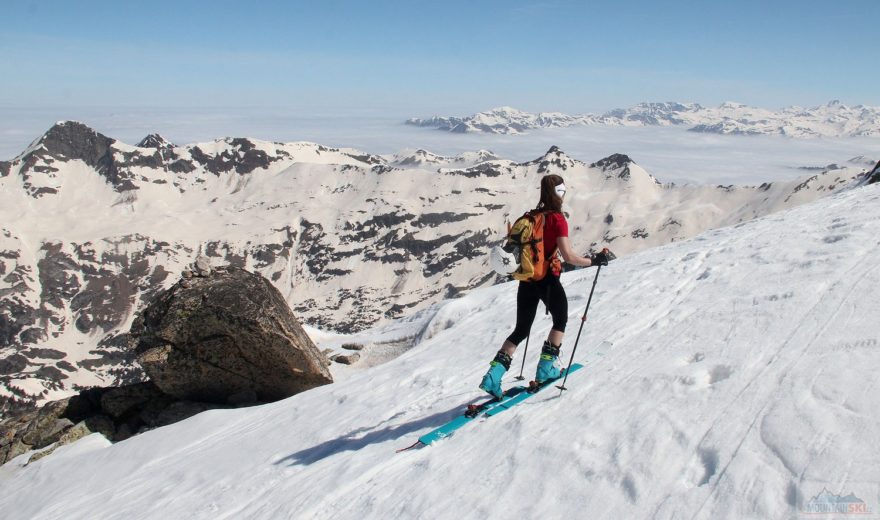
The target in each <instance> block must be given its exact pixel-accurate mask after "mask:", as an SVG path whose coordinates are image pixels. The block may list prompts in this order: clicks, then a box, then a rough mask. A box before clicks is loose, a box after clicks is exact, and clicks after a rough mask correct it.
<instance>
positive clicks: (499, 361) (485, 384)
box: [480, 350, 513, 399]
mask: <svg viewBox="0 0 880 520" xmlns="http://www.w3.org/2000/svg"><path fill="white" fill-rule="evenodd" d="M511 361H513V358H511V357H510V356H508V355H507V354H505V353H504V351H501V350H499V351H498V353H497V354H495V359H493V360H492V362H491V363H489V371H488V372H486V375H484V376H483V381H482V382H481V383H480V390H483V391H484V392H486V393H488V394H489V395H491V396H492V397H494V398H496V399H501V398H502V397H503V396H504V392H502V391H501V378H502V377H503V376H504V373H505V372H507V370H508V369H509V368H510V362H511Z"/></svg>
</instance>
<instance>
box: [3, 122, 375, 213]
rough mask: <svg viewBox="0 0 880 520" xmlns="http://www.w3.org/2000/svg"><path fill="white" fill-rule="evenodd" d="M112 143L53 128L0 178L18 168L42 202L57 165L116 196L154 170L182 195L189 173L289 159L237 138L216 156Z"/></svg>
mask: <svg viewBox="0 0 880 520" xmlns="http://www.w3.org/2000/svg"><path fill="white" fill-rule="evenodd" d="M116 143H117V141H116V140H115V139H111V138H109V137H107V136H105V135H103V134H101V133H99V132H96V131H95V130H93V129H91V128H89V127H88V126H86V125H84V124H82V123H78V122H75V121H63V122H59V123H57V124H55V125H54V126H53V127H52V128H50V129H49V130H48V131H47V132H46V133H45V134H44V135H43V136H42V137H41V138H40V140H39V141H38V142H37V143H36V144H38V145H41V146H37V147H36V149H34V150H33V151H31V152H30V153H27V154H25V155H24V156H22V157H21V158H19V159H16V160H15V161H13V162H11V163H0V173H2V175H3V176H6V175H8V174H9V173H10V172H11V171H12V168H13V167H18V171H19V174H20V175H21V176H22V178H23V180H24V186H25V189H27V190H28V192H29V193H30V194H31V195H32V196H34V197H42V196H44V195H47V194H54V193H57V192H58V189H59V182H58V180H57V177H56V174H57V172H59V171H60V169H59V168H58V166H59V164H58V163H64V162H67V161H71V160H81V161H83V162H85V163H86V164H87V165H88V166H90V167H91V168H93V169H95V171H97V172H98V174H99V175H101V176H102V177H104V178H105V179H106V180H107V182H108V183H109V184H110V185H111V186H113V189H114V190H116V191H117V192H120V193H123V192H126V191H135V190H138V189H140V187H139V184H140V183H141V182H143V181H146V180H147V179H145V178H144V177H142V176H141V175H140V174H138V173H135V171H134V170H133V169H134V168H136V167H145V168H149V169H152V170H156V172H157V173H158V174H159V178H156V179H153V180H152V182H154V183H160V184H165V183H173V184H174V186H175V187H177V188H178V189H179V190H180V191H181V192H183V191H185V190H186V186H185V182H182V181H183V179H182V178H180V177H178V176H176V175H180V174H186V173H190V172H193V171H195V170H197V169H199V168H202V169H204V170H205V171H206V172H207V173H211V174H214V175H218V176H219V175H220V174H222V173H225V172H235V173H238V174H240V175H246V174H249V173H252V172H253V171H254V170H257V169H265V168H268V167H269V166H270V165H272V164H273V163H275V162H278V161H282V160H290V154H289V153H288V152H286V151H285V150H283V149H280V148H276V149H275V150H272V151H270V152H267V151H265V150H261V149H258V148H257V147H256V145H255V144H254V143H253V142H252V141H250V140H248V139H243V138H230V139H224V140H223V146H221V147H220V150H219V151H218V152H216V153H214V152H212V153H207V152H205V151H204V150H202V149H201V148H200V147H199V146H197V145H194V146H185V147H175V146H174V145H173V144H172V143H170V142H168V141H167V140H165V139H164V138H163V137H162V136H160V135H158V134H151V135H148V136H147V137H145V138H144V139H143V140H142V141H141V142H140V143H138V147H139V148H140V149H139V150H137V151H128V150H126V149H125V148H124V147H120V146H116ZM321 152H339V150H338V149H335V148H327V147H324V146H318V147H317V153H319V154H320V153H321ZM339 153H341V152H339ZM343 155H348V156H349V157H351V158H353V159H355V160H358V161H361V162H363V163H364V164H365V165H366V166H372V165H376V166H374V167H382V168H385V167H387V166H385V165H382V164H379V163H380V162H381V158H379V157H378V156H374V155H363V156H354V155H350V154H343ZM191 182H195V183H202V182H204V180H203V179H200V178H196V179H192V180H191Z"/></svg>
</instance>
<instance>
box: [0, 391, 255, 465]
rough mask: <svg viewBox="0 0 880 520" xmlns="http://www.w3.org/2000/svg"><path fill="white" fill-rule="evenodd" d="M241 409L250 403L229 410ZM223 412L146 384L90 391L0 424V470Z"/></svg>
mask: <svg viewBox="0 0 880 520" xmlns="http://www.w3.org/2000/svg"><path fill="white" fill-rule="evenodd" d="M242 401H244V400H242ZM240 404H250V403H245V402H238V403H233V406H236V405H240ZM226 407H228V406H227V405H217V404H211V403H200V402H193V401H181V400H177V399H175V398H173V397H171V396H168V395H165V394H164V393H162V391H161V390H159V388H158V387H156V385H155V384H153V383H152V382H150V381H148V382H146V383H138V384H134V385H128V386H121V387H112V388H90V389H87V390H84V391H82V392H80V393H79V394H77V395H74V396H72V397H69V398H67V399H62V400H60V401H52V402H50V403H47V404H46V405H45V406H43V407H42V408H40V409H39V410H26V411H23V412H18V413H14V414H12V416H11V417H9V418H7V419H5V420H3V421H0V465H2V464H5V463H6V462H8V461H10V460H12V459H14V458H15V457H17V456H19V455H21V454H23V453H27V452H28V451H32V450H43V451H38V452H36V453H34V454H33V455H32V456H31V457H30V459H29V460H28V463H30V462H34V461H36V460H39V459H40V458H42V457H45V456H46V455H49V454H51V453H52V451H54V450H55V448H57V447H59V446H63V445H65V444H69V443H72V442H75V441H77V440H79V439H81V438H83V437H85V436H87V435H90V434H92V433H100V434H101V435H103V436H104V437H106V438H107V440H109V441H113V442H117V441H122V440H125V439H127V438H129V437H131V436H132V435H136V434H138V433H143V432H145V431H147V430H151V429H153V428H157V427H160V426H166V425H169V424H172V423H175V422H178V421H182V420H183V419H186V418H188V417H191V416H193V415H195V414H197V413H200V412H203V411H205V410H208V409H211V408H226Z"/></svg>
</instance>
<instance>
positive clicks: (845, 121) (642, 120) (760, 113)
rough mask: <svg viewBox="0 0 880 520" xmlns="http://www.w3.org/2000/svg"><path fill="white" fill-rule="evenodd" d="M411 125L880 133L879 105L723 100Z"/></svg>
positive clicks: (494, 112) (484, 115)
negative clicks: (774, 106)
mask: <svg viewBox="0 0 880 520" xmlns="http://www.w3.org/2000/svg"><path fill="white" fill-rule="evenodd" d="M405 123H406V124H408V125H413V126H418V127H429V128H436V129H439V130H445V131H450V132H455V133H492V134H513V135H515V134H522V133H525V132H527V131H529V130H537V129H543V128H564V127H569V126H578V125H580V126H688V127H689V128H688V130H689V131H692V132H703V133H714V134H724V135H782V136H788V137H797V138H809V137H855V136H877V135H880V107H870V106H864V105H856V106H853V107H849V106H847V105H844V104H842V103H841V102H840V101H838V100H834V101H830V102H828V103H826V104H824V105H817V106H815V107H811V108H803V107H799V106H789V107H785V108H782V109H779V110H768V109H763V108H756V107H750V106H748V105H745V104H742V103H734V102H725V103H722V104H720V105H719V106H717V107H704V106H702V105H699V104H697V103H679V102H651V103H638V104H636V105H633V106H632V107H629V108H625V109H624V108H617V109H613V110H609V111H607V112H605V113H603V114H582V115H569V114H563V113H560V112H540V113H537V114H534V113H529V112H524V111H522V110H518V109H515V108H512V107H497V108H494V109H491V110H488V111H485V112H478V113H476V114H473V115H470V116H465V117H457V116H433V117H431V118H428V119H420V118H410V119H407V120H406V121H405Z"/></svg>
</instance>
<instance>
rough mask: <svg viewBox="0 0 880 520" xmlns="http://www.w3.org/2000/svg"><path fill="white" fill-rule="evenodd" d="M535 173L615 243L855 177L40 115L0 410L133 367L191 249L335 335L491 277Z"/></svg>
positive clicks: (586, 243)
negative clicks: (136, 350) (285, 137)
mask: <svg viewBox="0 0 880 520" xmlns="http://www.w3.org/2000/svg"><path fill="white" fill-rule="evenodd" d="M860 160H861V159H860ZM861 162H864V161H863V160H861ZM875 171H876V170H875ZM549 173H556V174H560V175H562V176H563V177H564V178H565V179H566V183H567V184H568V185H569V187H570V191H569V195H568V197H567V201H566V207H567V211H568V212H569V217H570V219H569V220H570V228H571V231H572V242H573V244H574V246H575V247H576V248H577V249H578V250H579V251H581V252H585V251H586V250H588V249H591V248H599V247H603V246H608V247H610V248H612V249H613V250H614V251H615V252H616V253H618V255H623V254H626V253H629V252H633V251H637V250H642V249H646V248H649V247H653V246H658V245H663V244H667V243H669V242H672V241H677V240H681V239H684V238H687V237H692V236H694V235H696V234H698V233H700V232H702V231H705V230H707V229H710V228H714V227H719V226H725V225H732V224H736V223H738V222H742V221H745V220H749V219H752V218H754V217H756V216H760V215H766V214H768V213H771V212H774V211H778V210H780V209H784V208H788V207H792V206H795V205H797V204H801V203H804V202H807V201H811V200H814V199H816V198H819V197H822V196H824V195H826V194H829V193H833V192H836V191H838V190H840V189H842V188H843V187H846V186H851V185H853V184H854V183H860V182H866V181H867V176H866V173H864V169H863V168H862V167H861V165H849V166H845V167H841V168H837V167H835V168H833V169H826V170H822V171H817V172H812V171H811V172H805V176H804V177H802V178H799V179H797V180H793V181H788V182H780V183H773V184H769V183H768V184H763V185H761V186H753V187H736V186H675V185H671V184H662V183H660V182H659V181H658V180H656V179H655V178H654V177H652V176H651V175H650V174H649V173H648V172H647V171H645V170H644V169H643V168H642V167H640V166H639V165H638V164H636V163H635V162H634V161H633V160H632V159H631V158H630V157H628V156H626V155H624V154H614V155H611V156H609V157H606V158H603V159H600V160H598V161H595V162H593V163H585V162H581V161H579V160H577V159H574V158H571V157H569V156H568V155H566V154H565V153H564V152H563V151H562V150H560V149H559V148H557V147H555V146H554V147H552V148H550V149H549V150H548V151H547V152H546V153H545V154H544V155H542V156H540V157H537V158H536V159H534V160H531V161H527V162H522V163H519V162H515V161H511V160H507V159H502V158H499V157H497V156H495V155H494V154H493V153H492V152H489V151H486V150H481V151H478V152H472V153H465V154H461V155H457V156H452V157H449V156H442V155H437V154H433V153H431V152H429V151H427V150H416V151H414V152H405V153H400V154H398V155H390V156H382V155H375V154H370V153H365V152H361V151H358V150H354V149H347V148H331V147H327V146H323V145H320V144H315V143H307V142H294V143H276V142H269V141H259V140H254V139H246V138H226V139H218V140H216V141H212V142H206V143H197V144H189V145H176V144H173V143H170V142H168V141H167V140H165V139H163V138H162V137H161V136H158V135H152V136H148V137H147V138H145V139H144V140H143V141H141V142H140V146H131V145H128V144H125V143H122V142H120V141H118V140H115V139H113V138H111V137H108V136H105V135H103V134H101V133H98V132H96V131H95V130H93V129H91V128H89V127H88V126H86V125H84V124H82V123H77V122H70V121H65V122H60V123H58V124H56V125H55V126H53V127H52V128H50V129H49V130H48V131H47V132H46V133H45V134H44V135H43V136H41V137H40V138H38V139H37V140H36V141H34V142H33V143H32V144H31V145H30V146H29V147H28V148H27V149H26V150H24V151H23V152H22V153H21V154H20V155H19V156H18V157H16V158H15V159H13V160H12V161H9V162H0V197H2V204H0V414H2V411H3V407H4V404H3V401H4V399H7V405H8V404H9V402H8V399H10V398H14V399H16V400H18V401H20V402H24V403H34V402H40V401H44V400H48V399H56V398H60V397H64V396H66V395H69V394H70V393H71V392H73V391H75V390H78V389H81V388H83V387H87V386H93V385H106V384H111V383H116V384H121V383H128V382H133V381H137V380H139V379H140V378H141V377H143V375H142V373H141V371H140V368H139V367H138V366H137V365H136V364H134V362H133V353H132V351H131V349H130V345H129V342H128V337H127V332H128V330H129V328H130V326H131V322H132V319H133V318H134V314H135V312H136V311H138V310H139V309H141V308H142V307H143V305H144V302H145V301H149V300H150V299H151V298H153V297H154V296H155V295H156V294H157V292H158V291H160V290H162V289H163V288H166V287H169V286H170V285H172V284H173V283H175V282H176V281H177V280H178V279H179V276H180V273H181V272H182V271H183V270H184V269H185V268H187V267H188V265H189V264H191V263H192V262H193V260H194V259H195V258H196V256H198V255H203V256H206V257H207V258H208V259H210V261H211V262H213V263H215V264H218V265H223V264H232V265H235V266H238V267H242V268H246V269H248V270H251V271H255V272H259V273H261V274H262V275H263V276H265V277H266V278H267V279H268V280H270V281H271V282H272V283H273V284H275V286H276V287H277V288H278V289H279V290H280V291H281V292H282V294H283V295H284V296H285V298H286V299H287V302H288V303H289V304H290V306H291V308H292V309H293V310H294V312H295V313H296V314H297V316H298V317H299V318H301V319H302V320H303V321H305V322H306V323H307V324H310V325H313V326H316V327H320V328H322V329H327V330H335V331H340V332H353V331H359V330H363V329H365V328H367V327H369V326H372V325H375V324H377V323H379V322H382V321H386V320H389V319H391V318H399V317H404V316H407V315H410V314H412V313H415V312H417V311H419V310H422V309H425V308H426V307H428V306H430V305H432V304H433V303H435V302H439V301H441V300H443V299H448V298H455V297H456V296H458V295H460V294H461V293H462V292H463V291H467V290H469V289H472V288H475V287H480V286H486V285H492V284H494V283H496V282H498V281H499V280H501V278H500V277H499V276H498V275H496V274H494V273H493V272H492V271H491V270H490V269H489V267H488V252H489V250H490V248H491V247H492V246H493V245H494V244H496V243H498V242H499V241H500V240H501V238H502V234H503V231H504V229H505V221H508V220H512V219H515V218H516V217H518V216H519V215H521V214H522V213H523V212H525V211H527V210H529V209H531V208H533V207H534V205H535V203H536V201H537V198H538V191H537V186H538V182H539V179H540V178H541V176H543V175H545V174H549ZM871 175H874V174H873V173H872V174H871ZM511 312H512V311H511ZM511 316H512V314H511Z"/></svg>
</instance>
